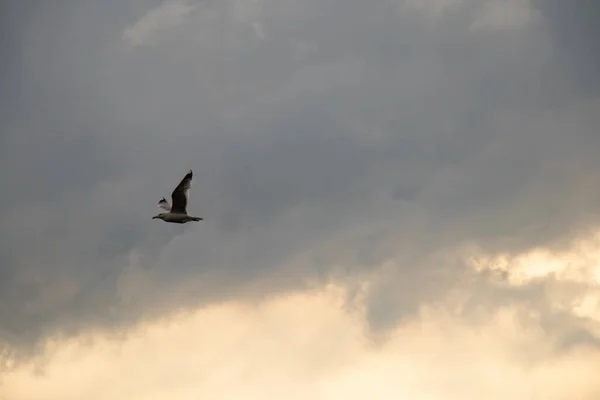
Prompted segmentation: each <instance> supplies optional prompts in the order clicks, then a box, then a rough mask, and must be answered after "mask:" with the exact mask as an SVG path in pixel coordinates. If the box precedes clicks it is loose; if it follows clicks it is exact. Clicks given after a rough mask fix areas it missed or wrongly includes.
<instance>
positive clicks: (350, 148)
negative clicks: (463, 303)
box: [0, 0, 600, 349]
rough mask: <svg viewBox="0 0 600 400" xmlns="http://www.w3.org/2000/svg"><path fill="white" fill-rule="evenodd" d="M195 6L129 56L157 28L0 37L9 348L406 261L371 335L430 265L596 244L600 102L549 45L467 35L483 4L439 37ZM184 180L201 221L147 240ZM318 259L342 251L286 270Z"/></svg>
mask: <svg viewBox="0 0 600 400" xmlns="http://www.w3.org/2000/svg"><path fill="white" fill-rule="evenodd" d="M189 4H191V5H193V6H195V7H196V8H194V9H193V10H192V11H191V12H190V13H188V14H187V15H186V16H185V17H184V18H183V19H182V21H181V23H180V24H179V25H177V26H172V27H171V28H165V29H163V30H162V31H160V32H157V33H156V34H155V35H154V36H152V38H151V39H152V40H150V39H148V41H149V44H147V45H141V46H138V47H131V46H129V47H128V46H126V45H124V42H123V41H122V34H123V32H124V31H125V30H126V29H128V28H131V27H132V26H134V24H135V22H136V21H137V20H138V19H139V18H141V17H143V15H144V14H145V13H146V12H147V9H146V8H145V7H148V6H147V5H145V6H143V7H144V8H142V6H140V3H137V2H135V1H133V2H120V1H119V2H117V1H114V2H110V3H106V2H102V3H100V2H91V1H90V2H77V3H75V2H73V3H72V4H69V5H68V6H67V3H65V4H64V5H63V6H62V8H50V7H49V6H41V5H39V6H37V7H32V9H30V10H27V13H25V15H24V16H21V17H20V18H23V21H24V23H23V24H15V25H14V26H13V25H11V28H10V29H11V32H13V35H12V37H14V38H16V39H15V40H14V44H12V45H11V46H12V47H11V48H12V51H13V54H15V57H17V58H18V61H17V62H18V65H20V66H21V67H20V68H14V67H6V68H7V69H5V70H6V71H8V72H7V77H8V78H6V80H4V81H3V82H5V81H6V82H9V84H7V86H6V90H4V91H3V92H2V95H1V99H2V103H3V104H7V105H8V106H10V107H12V109H14V110H15V111H14V112H11V113H10V118H8V122H5V121H3V125H2V133H1V135H2V139H1V142H0V143H2V149H1V150H0V166H1V171H2V174H1V175H0V183H1V184H2V188H3V190H4V191H5V193H7V195H6V196H3V197H2V198H1V199H0V202H1V205H2V206H3V211H2V219H3V225H2V227H1V228H0V229H1V230H2V232H1V234H2V237H3V241H2V243H1V244H0V250H2V252H1V253H0V261H2V262H3V263H2V266H1V268H0V275H1V276H2V277H3V278H4V279H2V281H1V282H0V331H1V332H3V337H4V338H6V340H7V342H8V343H9V344H10V345H14V346H19V348H23V349H24V348H28V345H30V344H31V343H35V342H36V341H37V340H38V339H40V338H44V337H46V336H49V335H52V334H53V333H56V332H66V333H68V334H73V333H76V332H78V331H81V330H84V329H92V328H95V327H110V326H113V325H119V326H121V325H126V324H127V323H128V322H132V321H135V320H136V319H137V318H140V317H142V316H144V317H145V316H152V315H155V314H156V313H159V312H165V311H166V310H168V309H170V308H178V307H182V306H186V305H190V304H193V303H194V302H197V301H200V300H204V301H208V300H214V299H218V298H231V297H236V296H241V295H242V294H244V295H245V294H249V295H250V296H251V295H253V294H254V295H256V294H259V295H262V294H263V293H268V292H270V291H275V290H283V289H284V288H287V287H294V286H298V285H302V284H303V283H304V280H305V279H307V278H311V277H313V276H321V277H323V276H325V277H326V276H328V274H330V273H331V272H332V271H333V269H332V267H333V266H336V265H339V264H340V260H343V261H344V262H348V265H350V264H352V265H355V266H354V267H349V268H360V269H363V270H364V269H369V268H372V267H374V266H376V265H377V264H378V263H381V262H382V261H385V260H386V259H387V258H389V257H398V256H399V255H401V262H399V263H398V269H399V272H398V273H397V274H396V275H395V276H396V277H397V278H398V279H399V281H402V282H405V285H404V286H403V287H404V290H403V296H404V297H403V299H404V300H403V302H402V304H403V307H402V308H398V307H397V303H394V301H396V300H397V297H394V299H395V300H393V301H392V300H389V299H387V298H386V296H389V293H390V292H393V291H394V290H395V289H397V288H396V287H395V286H394V285H393V284H392V283H391V282H388V283H387V286H386V285H385V284H383V285H382V287H381V289H382V290H381V291H380V292H379V294H376V295H374V297H373V298H371V299H369V302H370V303H371V304H372V310H371V314H370V315H371V316H372V317H371V322H372V323H373V324H374V326H383V327H385V326H387V325H388V324H389V323H392V322H393V321H395V320H397V318H399V317H401V315H402V314H405V313H408V312H411V311H413V310H414V309H415V307H416V306H418V304H420V303H421V302H423V301H429V300H432V301H433V300H435V299H436V298H437V297H438V296H439V293H442V292H443V291H444V290H445V289H446V288H448V287H450V286H452V284H453V280H454V279H455V278H456V277H458V276H459V275H460V271H461V270H462V269H464V266H457V267H455V268H451V269H445V268H447V264H445V263H444V262H437V261H435V262H431V261H429V260H428V256H427V255H428V254H430V253H431V252H433V251H435V250H436V249H439V248H444V247H451V246H453V245H455V244H460V243H462V242H463V241H466V240H477V241H478V242H480V243H482V245H484V246H487V247H489V248H490V249H491V250H493V251H494V250H498V251H500V250H521V249H526V248H529V247H530V246H534V245H538V244H548V243H550V244H554V243H557V241H560V240H561V239H562V238H564V237H570V236H571V235H572V234H576V233H577V232H579V230H580V229H583V228H585V227H587V226H590V225H593V224H595V223H596V221H597V217H595V214H594V210H595V209H596V208H595V204H596V201H597V200H600V193H599V192H598V190H596V189H595V188H593V187H591V186H590V185H589V184H590V182H591V180H592V178H593V176H594V175H595V171H597V170H598V167H599V165H598V161H597V157H596V154H597V150H598V149H599V145H600V144H599V143H598V140H600V139H597V135H596V134H595V132H596V127H597V126H598V122H600V121H597V119H598V117H597V115H598V113H597V105H596V104H594V103H583V104H582V103H580V102H579V100H578V99H576V100H573V102H571V100H570V98H564V97H562V96H563V95H562V92H561V90H562V89H563V88H564V87H565V86H568V85H570V84H569V83H568V82H567V81H566V78H565V77H564V76H563V75H562V74H563V72H562V71H561V70H559V69H555V67H554V66H553V63H552V61H553V55H552V51H551V43H552V38H551V36H549V35H548V31H547V30H546V28H545V26H544V25H543V24H540V23H536V22H531V23H530V24H528V25H525V26H521V27H516V28H515V27H510V28H507V29H506V30H500V31H483V32H474V31H472V30H471V29H470V26H471V23H472V22H473V19H474V18H475V17H476V14H477V13H476V11H477V10H478V9H479V7H480V5H481V2H479V1H469V2H464V3H463V5H458V6H452V7H449V8H448V10H446V11H445V12H444V13H443V14H442V16H441V17H440V18H439V19H437V20H435V21H434V22H433V23H432V22H431V20H429V19H427V18H424V15H423V13H427V10H413V9H407V8H402V7H399V5H398V4H394V2H389V1H371V2H364V1H362V0H360V1H359V0H353V1H339V0H330V1H325V2H323V1H316V0H310V1H305V2H302V3H298V2H295V1H283V2H264V3H261V4H262V7H261V8H259V9H256V10H258V11H256V10H254V11H252V10H246V11H245V13H244V12H242V11H243V9H242V8H241V7H242V5H241V4H240V3H235V2H229V3H225V2H221V3H211V2H202V3H189ZM245 4H246V6H248V4H254V3H245ZM234 6H235V7H234ZM227 7H228V8H227ZM224 9H226V10H227V11H228V14H227V15H228V16H227V18H226V17H225V16H224V15H223V14H218V13H216V11H218V10H221V11H223V10H224ZM240 10H242V11H240ZM250 11H252V12H250ZM25 21H27V23H25ZM253 23H259V24H261V26H262V29H263V31H264V34H265V37H264V39H261V38H260V37H259V36H258V35H256V34H255V33H254V32H255V31H254V30H253V29H251V27H252V24H253ZM540 71H542V72H540ZM568 87H571V86H568ZM568 94H569V95H571V94H572V92H568ZM565 105H566V106H565ZM559 107H562V108H560V109H559ZM189 168H193V169H194V171H195V178H194V179H195V184H194V187H193V189H192V194H191V200H190V211H192V210H193V213H194V214H195V215H201V216H203V217H205V218H206V220H205V221H204V222H203V223H202V224H197V225H194V226H186V227H173V226H170V225H166V224H163V223H156V221H151V220H150V217H151V215H152V213H153V212H155V211H157V210H156V209H155V203H156V201H157V200H158V199H159V198H160V197H161V196H168V195H169V193H170V191H171V190H172V188H173V185H175V184H176V183H177V180H178V179H180V178H181V174H183V173H185V171H187V169H189ZM152 222H154V223H152ZM363 229H365V230H366V232H363V231H362V230H363ZM184 232H185V235H182V234H183V233H184ZM390 237H391V238H397V243H395V244H394V246H389V245H388V246H384V249H383V250H382V246H381V243H382V242H385V241H386V240H389V238H390ZM4 238H6V239H4ZM331 241H334V242H337V245H338V246H337V247H335V248H336V250H338V251H336V252H333V251H331V250H329V251H328V250H327V249H324V250H323V249H321V250H318V251H317V250H314V255H313V256H312V258H311V260H310V262H307V263H305V265H304V266H303V267H302V268H296V267H295V268H291V269H287V270H283V272H282V268H283V265H284V264H285V263H286V262H287V261H289V260H291V259H293V258H294V257H297V256H301V255H303V254H307V253H308V254H310V253H311V252H313V249H319V248H320V246H321V247H322V246H324V243H330V242H331ZM448 271H451V272H452V273H449V272H448ZM432 277H434V278H435V279H432ZM142 278H144V279H146V280H147V281H144V282H145V283H140V282H141V281H143V279H142ZM189 282H194V283H197V285H196V286H194V287H192V288H189V287H187V286H186V284H188V283H189ZM252 282H254V284H251V283H252ZM256 282H259V283H256ZM261 282H262V283H261ZM390 286H392V287H390ZM247 287H250V288H252V289H247ZM181 288H185V290H184V289H181ZM245 288H246V289H245ZM249 292H252V293H249ZM379 295H380V296H382V297H381V298H378V297H377V296H379ZM389 304H392V305H394V309H393V312H392V311H390V310H387V311H386V307H387V306H386V305H389ZM390 321H391V322H390Z"/></svg>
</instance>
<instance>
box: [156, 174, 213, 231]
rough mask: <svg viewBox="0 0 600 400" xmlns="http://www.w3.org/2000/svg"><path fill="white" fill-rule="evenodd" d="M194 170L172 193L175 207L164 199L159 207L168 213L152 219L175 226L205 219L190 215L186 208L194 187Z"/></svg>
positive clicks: (159, 203)
mask: <svg viewBox="0 0 600 400" xmlns="http://www.w3.org/2000/svg"><path fill="white" fill-rule="evenodd" d="M192 176H193V173H192V170H191V169H190V170H189V171H188V173H187V175H186V176H185V177H184V178H183V179H182V180H181V182H179V185H177V187H176V188H175V190H173V193H171V200H172V201H173V205H170V204H169V202H168V201H167V200H166V199H165V198H164V197H163V198H162V199H160V201H159V202H158V207H160V208H162V209H163V210H165V211H167V212H165V213H160V214H158V215H155V216H154V217H152V219H156V218H158V219H162V220H163V221H165V222H171V223H174V224H185V223H186V222H191V221H202V219H203V218H200V217H192V216H191V215H188V213H187V210H186V207H187V202H188V197H189V192H190V188H191V187H192Z"/></svg>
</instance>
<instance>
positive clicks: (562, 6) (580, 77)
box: [534, 0, 600, 97]
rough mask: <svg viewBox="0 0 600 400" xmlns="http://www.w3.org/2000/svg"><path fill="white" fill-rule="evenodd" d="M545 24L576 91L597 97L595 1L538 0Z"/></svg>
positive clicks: (599, 63) (599, 18)
mask: <svg viewBox="0 0 600 400" xmlns="http://www.w3.org/2000/svg"><path fill="white" fill-rule="evenodd" d="M534 4H535V5H536V6H537V7H538V8H539V9H540V11H541V12H542V15H543V16H544V18H545V21H546V23H547V24H548V27H549V30H550V33H551V38H552V40H553V42H554V46H555V49H556V50H557V51H556V62H557V64H558V65H559V66H560V67H561V68H563V69H564V71H565V73H566V75H567V77H568V79H569V81H570V82H571V84H572V85H573V88H575V89H577V92H579V93H581V94H585V95H587V96H592V97H597V96H598V95H599V91H600V82H599V80H598V74H600V43H599V42H598V38H600V23H599V22H600V5H599V4H598V3H597V2H594V1H588V0H575V1H568V2H565V1H560V0H537V1H535V3H534Z"/></svg>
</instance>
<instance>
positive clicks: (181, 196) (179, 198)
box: [171, 169, 193, 214]
mask: <svg viewBox="0 0 600 400" xmlns="http://www.w3.org/2000/svg"><path fill="white" fill-rule="evenodd" d="M192 176H193V173H192V170H191V169H190V170H189V171H188V173H187V175H186V176H185V177H184V178H183V179H182V180H181V182H179V185H177V187H176V188H175V190H173V193H171V199H172V200H173V205H172V206H171V212H173V213H177V214H187V211H186V207H187V202H188V195H189V192H190V188H191V187H192Z"/></svg>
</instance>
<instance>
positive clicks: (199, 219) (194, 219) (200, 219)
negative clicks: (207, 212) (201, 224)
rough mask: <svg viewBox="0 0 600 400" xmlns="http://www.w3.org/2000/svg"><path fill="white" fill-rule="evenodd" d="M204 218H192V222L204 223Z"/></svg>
mask: <svg viewBox="0 0 600 400" xmlns="http://www.w3.org/2000/svg"><path fill="white" fill-rule="evenodd" d="M203 219H204V218H200V217H192V221H202V220H203Z"/></svg>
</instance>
